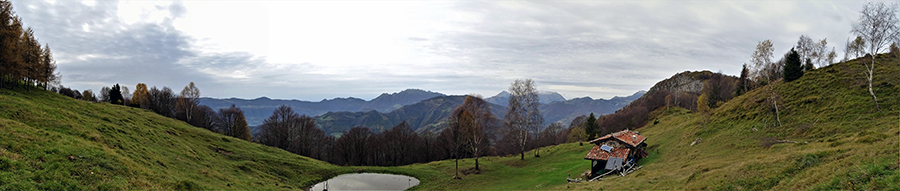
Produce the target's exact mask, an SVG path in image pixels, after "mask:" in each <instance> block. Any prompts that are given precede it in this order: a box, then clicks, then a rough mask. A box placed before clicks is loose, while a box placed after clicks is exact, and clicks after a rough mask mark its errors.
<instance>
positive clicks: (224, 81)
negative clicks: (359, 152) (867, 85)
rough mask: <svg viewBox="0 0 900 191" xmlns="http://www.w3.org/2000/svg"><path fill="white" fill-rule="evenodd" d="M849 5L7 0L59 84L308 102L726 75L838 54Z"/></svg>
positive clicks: (852, 13)
mask: <svg viewBox="0 0 900 191" xmlns="http://www.w3.org/2000/svg"><path fill="white" fill-rule="evenodd" d="M863 3H864V2H860V1H834V2H832V1H777V2H775V1H739V2H731V1H728V2H722V1H537V2H527V1H486V2H480V1H399V2H387V1H359V2H357V1H288V0H280V1H267V2H260V1H174V2H163V1H115V0H101V1H67V0H56V1H46V2H45V1H41V0H13V6H14V8H15V11H16V12H17V13H18V15H19V16H20V17H21V18H22V20H23V21H24V23H25V24H26V26H30V27H32V28H33V29H34V33H35V36H36V37H37V38H38V40H39V41H41V43H47V44H49V45H50V47H51V50H52V51H53V53H54V56H55V58H56V60H57V64H58V71H59V72H60V73H61V74H62V76H63V77H62V83H63V85H65V86H69V87H72V88H75V89H78V90H85V89H92V90H94V91H95V92H96V91H98V90H99V89H100V88H101V87H103V86H111V85H112V84H115V83H119V84H122V85H125V86H128V87H129V88H131V90H134V86H135V84H137V83H146V84H147V85H148V86H158V87H160V88H161V87H162V86H168V87H170V88H172V89H173V90H175V91H176V92H177V91H180V90H181V89H182V88H184V86H185V85H187V84H188V83H189V82H194V83H196V84H197V86H198V87H199V88H200V90H201V94H202V96H203V97H217V98H229V97H238V98H256V97H261V96H266V97H270V98H278V99H299V100H310V101H318V100H321V99H325V98H327V99H331V98H334V97H358V98H363V99H366V100H368V99H372V98H374V97H376V96H378V95H379V94H381V93H385V92H388V93H390V92H397V91H400V90H403V89H408V88H418V89H425V90H431V91H436V92H441V93H445V94H457V95H459V94H469V93H477V94H481V95H484V96H493V95H494V94H497V93H498V92H500V91H502V90H506V89H507V88H508V87H509V84H510V82H512V81H513V80H515V79H521V78H532V79H534V80H535V81H536V83H537V88H538V89H540V90H548V91H556V92H559V93H561V94H562V95H563V96H565V97H566V98H567V99H571V98H576V97H584V96H590V97H592V98H595V99H596V98H611V97H613V96H627V95H630V94H632V93H634V92H636V91H639V90H647V89H649V88H650V87H651V86H653V84H655V83H656V82H658V81H660V80H663V79H665V78H668V77H670V76H672V75H673V74H675V73H678V72H682V71H687V70H691V71H695V70H711V71H722V72H724V73H726V74H731V75H737V74H739V72H740V69H741V64H743V63H747V62H749V59H750V55H751V53H752V52H753V49H754V48H755V46H756V44H757V43H758V42H759V41H762V40H766V39H771V40H772V42H773V43H774V44H775V55H778V56H777V57H776V58H775V59H778V58H780V57H781V55H783V54H784V53H785V52H787V51H788V50H789V49H790V48H791V47H792V46H794V45H795V44H796V42H797V40H798V39H799V36H800V35H807V36H810V37H811V38H813V39H816V40H818V39H822V38H827V39H828V43H829V46H830V47H835V48H836V51H837V52H838V54H839V55H843V51H842V50H843V47H844V44H845V41H846V40H847V38H848V37H850V36H851V34H850V28H851V25H852V24H853V23H854V22H856V20H857V18H858V12H859V9H860V8H861V7H862V4H863ZM840 57H842V56H840Z"/></svg>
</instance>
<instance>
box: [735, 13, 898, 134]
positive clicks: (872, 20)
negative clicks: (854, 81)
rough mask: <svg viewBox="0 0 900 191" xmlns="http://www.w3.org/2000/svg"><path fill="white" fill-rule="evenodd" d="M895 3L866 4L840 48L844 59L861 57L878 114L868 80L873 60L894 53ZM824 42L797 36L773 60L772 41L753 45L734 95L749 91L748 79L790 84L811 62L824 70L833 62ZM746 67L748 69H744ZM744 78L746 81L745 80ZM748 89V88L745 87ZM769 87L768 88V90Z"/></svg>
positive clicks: (774, 103)
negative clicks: (748, 63)
mask: <svg viewBox="0 0 900 191" xmlns="http://www.w3.org/2000/svg"><path fill="white" fill-rule="evenodd" d="M897 6H898V4H897V3H893V4H886V3H885V2H869V3H867V4H866V5H865V6H863V9H862V10H861V11H860V17H859V22H857V23H856V24H854V25H853V28H852V30H851V31H850V32H851V33H853V34H854V35H856V38H855V39H854V40H853V41H850V39H849V38H848V39H847V43H846V46H845V48H844V59H843V61H848V60H850V59H852V58H858V57H860V56H865V57H866V59H865V60H864V61H863V62H864V63H863V64H864V65H865V68H866V70H865V75H866V76H865V79H866V81H867V85H868V92H869V95H871V96H872V101H873V103H874V105H875V108H876V110H877V111H879V112H880V111H881V108H880V106H879V105H878V97H877V96H876V94H875V90H874V88H873V87H872V81H873V78H874V73H875V69H874V68H875V65H876V62H875V60H876V59H875V57H876V56H877V55H878V54H881V53H884V52H885V51H887V50H898V51H900V48H898V45H897V44H898V42H900V18H898V16H897ZM826 50H827V42H826V39H822V40H820V41H819V42H817V43H816V42H814V41H813V40H812V39H811V38H809V37H808V36H805V35H801V36H800V40H798V42H797V45H796V46H794V47H793V48H791V50H790V51H788V52H787V53H785V54H784V56H783V57H782V58H781V59H780V60H778V61H776V62H773V61H772V57H773V54H772V53H773V51H774V48H773V46H772V42H771V41H769V40H764V41H762V42H760V43H759V44H757V46H756V50H755V51H754V52H753V55H752V56H751V59H750V63H751V64H750V65H749V67H748V65H747V64H745V65H744V71H742V72H741V81H740V83H739V86H738V87H739V89H738V93H741V92H746V91H747V89H752V87H750V86H749V85H747V84H750V83H745V82H747V81H746V80H747V79H749V80H750V81H752V82H753V83H759V84H767V83H770V82H774V81H777V80H782V79H783V80H784V81H785V82H790V81H793V80H796V79H799V78H800V77H802V76H803V73H804V72H805V71H810V70H814V69H815V67H814V63H815V65H818V67H825V66H827V65H829V64H832V63H833V62H834V59H835V58H836V53H835V51H834V48H832V50H831V52H826ZM804 61H805V62H804ZM748 68H749V70H748ZM745 76H746V78H745ZM748 87H749V88H748ZM771 89H772V87H771V86H770V90H771ZM771 92H772V95H771V96H770V98H769V102H770V103H772V108H773V112H774V113H775V115H774V116H775V117H776V120H775V121H776V125H777V124H778V123H779V122H777V121H778V119H777V118H778V97H779V96H778V95H777V94H776V93H775V92H774V91H771Z"/></svg>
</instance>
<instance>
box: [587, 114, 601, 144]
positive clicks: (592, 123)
mask: <svg viewBox="0 0 900 191" xmlns="http://www.w3.org/2000/svg"><path fill="white" fill-rule="evenodd" d="M584 131H585V133H587V135H588V141H590V140H591V139H595V138H597V137H598V136H599V134H600V133H601V132H600V127H599V125H598V124H597V118H596V117H594V113H591V115H590V116H588V118H587V121H585V122H584Z"/></svg>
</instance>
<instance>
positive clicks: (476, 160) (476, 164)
mask: <svg viewBox="0 0 900 191" xmlns="http://www.w3.org/2000/svg"><path fill="white" fill-rule="evenodd" d="M475 170H481V168H479V167H478V156H475Z"/></svg>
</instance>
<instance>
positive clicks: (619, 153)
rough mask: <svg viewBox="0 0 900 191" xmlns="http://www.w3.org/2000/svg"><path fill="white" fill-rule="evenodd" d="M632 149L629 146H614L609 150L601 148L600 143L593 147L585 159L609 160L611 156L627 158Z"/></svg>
mask: <svg viewBox="0 0 900 191" xmlns="http://www.w3.org/2000/svg"><path fill="white" fill-rule="evenodd" d="M630 151H631V149H628V148H613V149H612V150H610V151H609V152H606V151H604V150H603V149H600V145H594V148H591V152H588V154H587V155H586V156H584V159H588V160H609V157H619V158H627V156H628V152H630Z"/></svg>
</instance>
